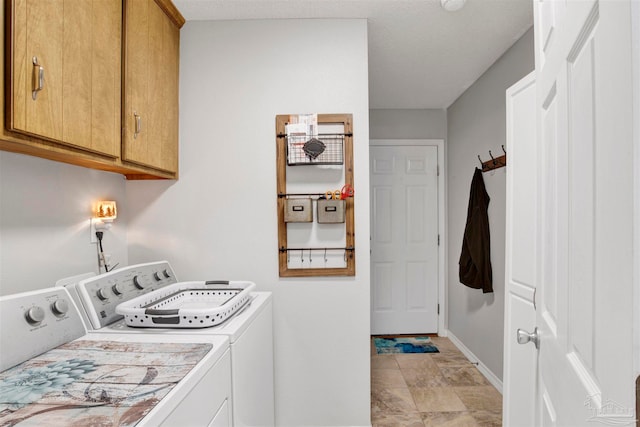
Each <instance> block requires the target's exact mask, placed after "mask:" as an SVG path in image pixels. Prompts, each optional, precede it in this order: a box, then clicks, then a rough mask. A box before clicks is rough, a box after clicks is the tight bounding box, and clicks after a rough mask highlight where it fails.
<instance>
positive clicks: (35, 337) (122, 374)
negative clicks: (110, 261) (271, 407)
mask: <svg viewBox="0 0 640 427" xmlns="http://www.w3.org/2000/svg"><path fill="white" fill-rule="evenodd" d="M80 316H81V315H80V311H79V310H78V308H77V306H76V304H75V303H74V302H73V301H72V299H71V297H70V295H69V293H68V292H67V290H66V289H63V288H60V287H57V288H49V289H43V290H39V291H34V292H25V293H21V294H15V295H9V296H3V297H0V324H1V325H2V327H1V328H0V348H2V352H1V353H0V425H16V424H19V425H21V426H43V425H61V426H62V425H98V424H99V425H102V426H114V427H115V426H133V425H137V426H177V425H184V426H187V425H194V426H195V425H198V426H230V425H231V409H230V402H229V401H230V399H231V377H230V365H231V357H230V351H229V345H228V338H227V337H224V336H213V335H209V336H204V335H200V336H192V335H188V334H184V335H180V336H172V337H168V336H161V335H151V334H148V335H135V336H134V335H130V334H109V335H107V334H96V333H91V332H89V333H88V332H87V331H86V329H85V327H84V324H83V322H82V320H81V317H80Z"/></svg>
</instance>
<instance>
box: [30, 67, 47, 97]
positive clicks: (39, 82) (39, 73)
mask: <svg viewBox="0 0 640 427" xmlns="http://www.w3.org/2000/svg"><path fill="white" fill-rule="evenodd" d="M42 89H44V67H43V66H42V65H40V64H38V57H37V56H34V57H33V92H31V97H32V98H33V100H34V101H35V100H36V98H37V97H38V92H40V91H41V90H42Z"/></svg>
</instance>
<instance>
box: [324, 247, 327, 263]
mask: <svg viewBox="0 0 640 427" xmlns="http://www.w3.org/2000/svg"><path fill="white" fill-rule="evenodd" d="M324 265H325V266H326V265H327V248H324Z"/></svg>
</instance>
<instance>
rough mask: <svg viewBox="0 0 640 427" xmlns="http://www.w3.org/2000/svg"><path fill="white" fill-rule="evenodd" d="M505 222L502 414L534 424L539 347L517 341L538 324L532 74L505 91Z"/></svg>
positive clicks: (511, 422) (509, 421)
mask: <svg viewBox="0 0 640 427" xmlns="http://www.w3.org/2000/svg"><path fill="white" fill-rule="evenodd" d="M506 106H507V150H508V152H509V156H508V162H507V224H506V262H505V280H506V284H505V316H504V317H505V322H504V324H505V328H504V329H505V330H504V332H505V334H504V375H503V398H502V403H503V408H504V411H503V414H502V420H503V425H505V426H518V427H534V426H535V423H534V422H535V408H534V406H533V405H532V404H531V402H534V401H535V392H536V390H535V387H534V384H535V379H536V370H537V367H536V356H537V352H536V348H535V347H534V346H523V345H518V343H517V341H516V331H517V329H518V328H522V329H525V330H527V331H533V330H534V328H535V325H536V311H535V301H534V300H535V294H536V288H537V281H536V236H537V232H536V223H537V213H538V209H537V197H536V194H537V182H536V176H537V173H536V170H537V167H538V166H537V165H538V160H537V153H536V150H537V140H536V114H535V111H536V85H535V73H533V72H532V73H531V74H529V75H528V76H527V77H525V78H523V79H522V80H520V81H519V82H518V83H516V84H515V85H513V86H512V87H510V88H509V89H508V90H507V95H506Z"/></svg>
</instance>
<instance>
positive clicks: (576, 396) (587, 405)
mask: <svg viewBox="0 0 640 427" xmlns="http://www.w3.org/2000/svg"><path fill="white" fill-rule="evenodd" d="M534 5H535V8H534V13H535V28H536V32H537V34H539V35H540V34H543V33H545V31H547V29H548V28H550V27H552V29H551V30H549V31H547V32H548V33H550V35H549V37H548V40H545V39H544V37H543V38H537V39H536V71H537V87H538V94H537V97H536V110H537V114H538V118H539V129H540V132H539V135H540V141H539V149H540V155H539V158H540V161H539V168H538V169H537V175H538V179H539V183H540V195H539V200H540V203H541V209H540V213H541V216H540V218H539V220H538V226H539V229H540V232H539V236H540V238H539V245H538V262H539V264H538V274H539V277H540V278H541V281H540V283H539V292H538V294H539V296H540V298H539V299H538V301H539V302H540V304H539V307H538V308H537V313H536V314H537V326H538V328H539V333H540V337H541V342H540V350H539V358H538V374H539V377H538V393H537V396H538V399H537V404H536V406H537V410H536V412H537V414H538V419H539V425H542V426H547V425H558V426H565V425H586V424H587V423H590V422H600V423H606V424H612V423H616V424H625V423H631V422H632V420H633V419H634V418H635V417H634V414H633V412H634V401H635V393H634V392H635V390H634V381H633V358H632V355H633V347H632V345H633V343H632V340H631V336H632V325H633V311H632V298H633V287H632V283H633V271H632V267H633V253H634V252H633V249H634V248H633V241H632V233H631V232H630V230H632V229H633V204H632V203H633V197H632V195H633V162H632V155H631V153H632V152H633V144H632V99H631V90H630V87H631V82H632V81H631V62H630V57H631V55H630V52H631V46H630V42H631V37H630V33H631V28H630V22H631V19H630V16H631V11H630V2H629V1H628V0H622V1H595V0H592V1H579V2H574V1H571V2H564V1H551V0H545V1H536V2H535V3H534ZM550 10H551V12H549V11H550ZM549 16H552V24H551V25H550V24H549V19H550V18H549Z"/></svg>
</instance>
